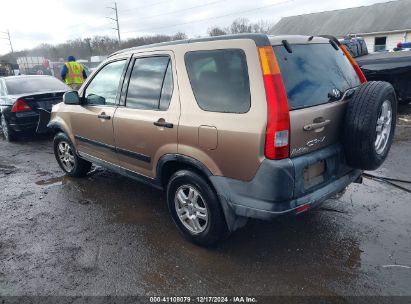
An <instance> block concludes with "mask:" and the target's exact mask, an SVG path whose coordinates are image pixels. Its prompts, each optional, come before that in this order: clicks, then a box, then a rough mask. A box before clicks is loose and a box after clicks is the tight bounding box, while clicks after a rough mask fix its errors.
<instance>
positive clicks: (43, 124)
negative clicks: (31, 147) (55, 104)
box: [36, 108, 51, 134]
mask: <svg viewBox="0 0 411 304" xmlns="http://www.w3.org/2000/svg"><path fill="white" fill-rule="evenodd" d="M38 111H39V121H38V123H37V129H36V133H38V134H44V133H48V132H50V129H49V128H48V127H47V125H48V123H49V122H50V116H51V112H49V111H47V110H45V109H42V108H39V109H38Z"/></svg>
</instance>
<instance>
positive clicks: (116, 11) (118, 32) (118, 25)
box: [106, 2, 121, 44]
mask: <svg viewBox="0 0 411 304" xmlns="http://www.w3.org/2000/svg"><path fill="white" fill-rule="evenodd" d="M107 8H109V9H112V10H113V11H114V12H115V14H116V18H111V17H106V18H107V19H110V20H113V21H115V22H116V24H117V27H116V28H112V29H113V30H116V31H117V35H118V43H119V44H120V42H121V37H120V24H119V22H118V10H117V2H114V7H111V6H108V7H107Z"/></svg>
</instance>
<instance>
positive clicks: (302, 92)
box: [274, 43, 360, 109]
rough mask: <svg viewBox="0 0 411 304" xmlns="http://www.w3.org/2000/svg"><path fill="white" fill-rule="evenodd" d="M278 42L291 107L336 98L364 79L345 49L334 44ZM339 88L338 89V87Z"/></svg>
mask: <svg viewBox="0 0 411 304" xmlns="http://www.w3.org/2000/svg"><path fill="white" fill-rule="evenodd" d="M291 48H292V53H288V52H287V50H286V49H285V47H284V46H282V45H281V46H274V51H275V54H276V57H277V60H278V64H279V66H280V70H281V75H282V77H283V80H284V85H285V88H286V91H287V96H288V104H289V107H290V109H299V108H305V107H312V106H316V105H320V104H324V103H327V102H331V101H335V100H336V99H338V98H337V97H338V96H342V94H343V93H344V92H345V91H346V90H348V89H350V88H352V87H356V86H358V85H360V80H359V78H358V76H357V74H356V72H355V70H354V68H353V67H352V65H351V63H350V62H349V61H348V59H347V58H346V56H345V55H344V53H343V52H342V51H341V50H335V49H334V48H333V47H332V46H331V44H329V43H326V44H297V45H291ZM337 90H338V91H337Z"/></svg>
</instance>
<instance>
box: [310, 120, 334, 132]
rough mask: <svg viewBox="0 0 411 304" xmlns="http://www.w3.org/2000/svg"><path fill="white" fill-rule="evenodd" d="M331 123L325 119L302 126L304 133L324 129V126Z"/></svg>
mask: <svg viewBox="0 0 411 304" xmlns="http://www.w3.org/2000/svg"><path fill="white" fill-rule="evenodd" d="M330 122H331V120H329V119H327V120H324V121H321V122H315V123H312V124H308V125H305V126H304V131H312V130H316V129H321V128H324V127H325V126H326V125H329V124H330Z"/></svg>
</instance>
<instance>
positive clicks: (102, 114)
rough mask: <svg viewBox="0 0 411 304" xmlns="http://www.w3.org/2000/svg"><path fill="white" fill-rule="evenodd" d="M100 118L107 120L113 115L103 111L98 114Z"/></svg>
mask: <svg viewBox="0 0 411 304" xmlns="http://www.w3.org/2000/svg"><path fill="white" fill-rule="evenodd" d="M97 117H98V118H100V119H107V120H110V119H111V116H110V115H106V113H104V112H103V113H101V114H100V115H99V116H97Z"/></svg>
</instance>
